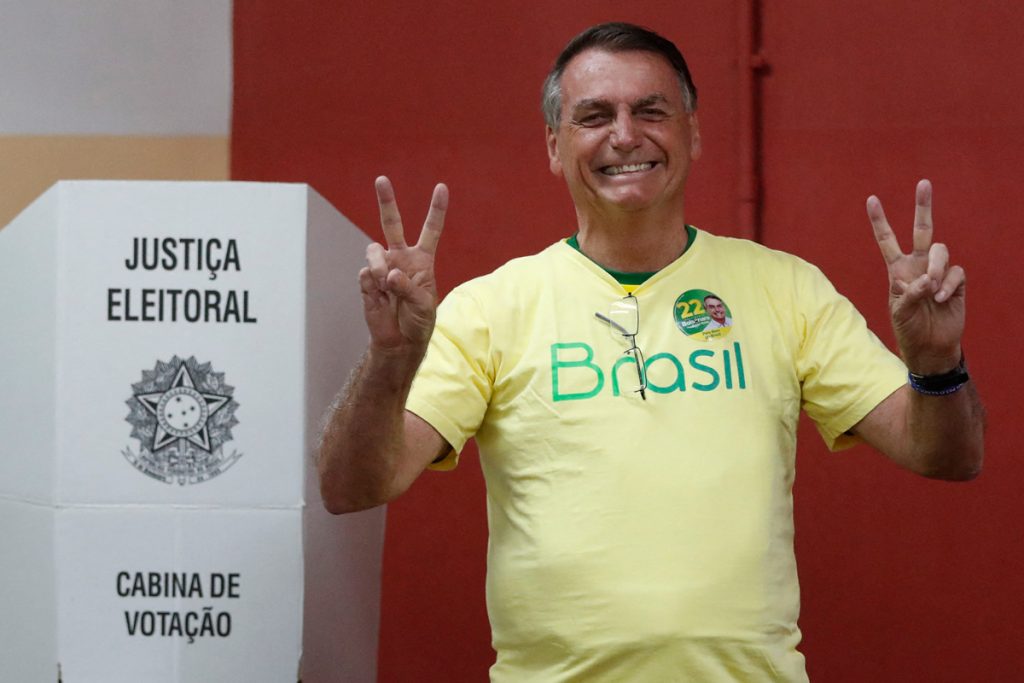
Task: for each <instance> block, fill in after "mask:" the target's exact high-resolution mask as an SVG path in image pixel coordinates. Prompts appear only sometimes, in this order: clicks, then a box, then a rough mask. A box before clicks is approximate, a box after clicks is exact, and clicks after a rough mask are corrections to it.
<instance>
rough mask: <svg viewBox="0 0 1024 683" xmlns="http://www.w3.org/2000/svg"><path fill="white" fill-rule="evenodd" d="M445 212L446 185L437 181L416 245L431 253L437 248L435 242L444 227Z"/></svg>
mask: <svg viewBox="0 0 1024 683" xmlns="http://www.w3.org/2000/svg"><path fill="white" fill-rule="evenodd" d="M447 213H448V186H447V185H445V184H444V183H438V184H437V185H436V186H435V187H434V194H433V196H432V197H431V198H430V209H429V210H428V211H427V219H426V220H425V221H423V230H422V231H421V232H420V240H419V242H418V243H417V244H416V246H417V247H419V248H420V249H422V250H423V251H425V252H427V253H428V254H433V253H434V252H435V251H436V250H437V243H438V241H439V240H440V239H441V231H442V230H443V229H444V217H445V214H447Z"/></svg>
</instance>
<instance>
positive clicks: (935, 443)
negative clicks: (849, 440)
mask: <svg viewBox="0 0 1024 683" xmlns="http://www.w3.org/2000/svg"><path fill="white" fill-rule="evenodd" d="M867 210H868V217H869V218H870V219H871V225H872V226H873V228H874V232H875V239H876V240H877V241H878V246H879V248H880V249H881V251H882V257H883V258H884V259H885V263H886V267H887V269H888V272H889V312H890V314H891V316H892V324H893V329H894V331H895V333H896V341H897V343H898V344H899V347H900V353H901V354H902V356H903V361H904V362H905V363H906V364H907V368H908V369H909V370H910V373H911V381H910V382H909V383H908V385H906V386H904V387H902V388H901V389H899V390H898V391H896V392H895V393H893V394H892V395H891V396H889V397H888V398H887V399H885V400H884V401H882V402H881V403H880V404H878V406H876V407H875V409H874V410H872V411H871V412H870V413H868V415H867V416H866V417H865V418H864V419H863V420H861V421H860V422H858V423H857V424H856V425H855V426H854V428H853V431H854V433H856V434H858V435H859V436H861V437H862V438H863V439H864V440H865V441H867V442H868V443H870V444H871V445H873V446H875V447H876V448H878V449H879V450H880V451H882V452H883V453H885V454H886V455H888V456H889V457H890V458H892V459H893V460H894V461H896V462H897V463H899V464H900V465H903V466H904V467H907V468H908V469H910V470H913V471H914V472H917V473H918V474H922V475H924V476H927V477H933V478H937V479H952V480H966V479H973V478H974V477H975V476H976V475H977V474H978V473H979V472H980V471H981V464H982V458H983V455H984V431H985V411H984V409H983V408H982V405H981V400H980V399H979V398H978V394H977V392H976V391H975V389H974V384H973V383H972V382H970V381H967V379H966V372H965V371H964V370H963V367H962V366H961V360H962V359H963V350H962V348H961V346H960V340H961V337H962V336H963V331H964V314H965V303H964V291H965V282H966V278H965V275H964V269H963V268H961V267H960V266H950V265H949V250H948V249H947V248H946V245H944V244H941V243H937V242H936V243H933V242H932V186H931V183H930V182H928V181H927V180H922V181H921V182H919V183H918V184H917V195H916V210H915V213H914V239H913V249H912V251H911V253H909V254H904V253H903V251H902V250H901V249H900V245H899V242H898V241H897V240H896V236H895V235H894V234H893V231H892V228H891V227H890V226H889V222H888V221H887V220H886V218H885V212H884V211H883V210H882V203H881V202H880V201H879V200H878V198H877V197H874V196H872V197H869V198H868V203H867Z"/></svg>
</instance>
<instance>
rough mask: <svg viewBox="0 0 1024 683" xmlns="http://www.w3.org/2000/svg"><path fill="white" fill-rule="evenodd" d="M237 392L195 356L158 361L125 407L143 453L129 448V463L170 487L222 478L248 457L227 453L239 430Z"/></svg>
mask: <svg viewBox="0 0 1024 683" xmlns="http://www.w3.org/2000/svg"><path fill="white" fill-rule="evenodd" d="M234 392H235V389H234V387H232V386H229V385H227V384H225V383H224V373H222V372H214V370H213V367H212V366H211V364H210V363H199V362H198V361H197V360H196V359H195V356H190V357H189V358H188V359H186V360H182V359H181V358H179V357H178V356H174V357H173V358H171V360H170V361H168V362H166V363H165V362H163V361H157V363H156V366H155V367H154V368H153V369H152V370H143V371H142V381H140V382H136V383H134V384H132V395H131V397H129V398H128V399H127V400H126V401H125V403H126V404H127V405H128V409H129V413H128V417H126V418H125V419H126V421H127V422H128V423H129V424H130V425H131V426H132V432H131V437H132V438H133V439H137V440H138V441H139V452H138V453H135V452H134V451H132V449H131V448H130V447H129V448H126V449H125V450H124V451H122V455H124V457H125V459H126V460H128V462H129V463H131V464H132V466H134V467H135V468H136V469H137V470H139V471H140V472H142V473H143V474H146V475H148V476H150V477H152V478H154V479H157V480H159V481H162V482H164V483H167V484H175V483H176V484H179V485H181V486H184V485H186V484H198V483H199V482H203V481H207V480H209V479H212V478H213V477H216V476H217V475H218V474H221V473H222V472H224V471H225V470H227V469H228V468H229V467H231V466H232V465H234V464H235V463H236V462H237V461H238V459H239V458H241V457H242V454H241V453H239V452H237V451H233V452H232V453H231V454H230V455H229V454H226V452H225V448H224V447H225V444H227V443H228V442H229V441H231V440H232V436H231V428H232V427H234V426H235V425H237V424H238V420H237V419H236V418H235V411H236V410H237V409H238V403H237V402H236V401H235V400H234Z"/></svg>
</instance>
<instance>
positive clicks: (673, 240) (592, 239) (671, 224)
mask: <svg viewBox="0 0 1024 683" xmlns="http://www.w3.org/2000/svg"><path fill="white" fill-rule="evenodd" d="M576 219H577V223H578V225H579V237H578V238H577V239H578V240H579V245H580V251H582V252H583V253H584V254H586V255H587V257H589V258H590V259H591V260H593V261H595V262H596V263H598V264H600V265H601V266H604V267H605V268H610V269H612V270H618V271H622V272H626V273H642V272H654V271H658V270H661V269H662V268H664V267H665V266H667V265H668V264H670V263H672V261H674V260H676V259H677V258H678V257H679V255H680V254H682V253H683V250H684V249H685V248H686V243H687V235H686V222H685V220H684V219H683V212H682V211H679V212H677V213H675V214H674V215H672V216H670V217H669V216H653V215H650V214H648V213H647V212H638V213H636V214H626V215H619V216H599V217H593V216H585V215H582V214H580V213H579V212H577V215H576Z"/></svg>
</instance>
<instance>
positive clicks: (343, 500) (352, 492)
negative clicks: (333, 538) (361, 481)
mask: <svg viewBox="0 0 1024 683" xmlns="http://www.w3.org/2000/svg"><path fill="white" fill-rule="evenodd" d="M390 498H391V497H390V496H387V495H385V494H384V493H382V492H379V491H376V490H373V489H370V488H367V487H359V488H356V487H351V486H349V487H346V486H341V485H338V484H337V483H335V482H332V481H331V480H330V479H327V478H325V477H323V476H321V478H320V500H321V502H322V503H323V505H324V509H325V510H327V512H329V513H331V514H332V515H345V514H348V513H350V512H360V511H362V510H369V509H370V508H375V507H377V506H379V505H384V504H385V503H387V502H389V500H390Z"/></svg>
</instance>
